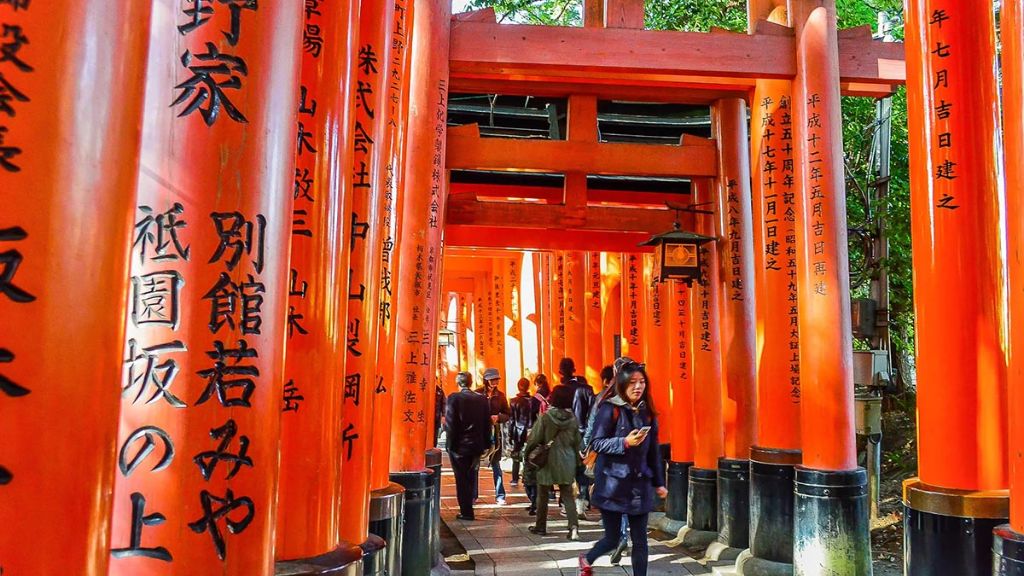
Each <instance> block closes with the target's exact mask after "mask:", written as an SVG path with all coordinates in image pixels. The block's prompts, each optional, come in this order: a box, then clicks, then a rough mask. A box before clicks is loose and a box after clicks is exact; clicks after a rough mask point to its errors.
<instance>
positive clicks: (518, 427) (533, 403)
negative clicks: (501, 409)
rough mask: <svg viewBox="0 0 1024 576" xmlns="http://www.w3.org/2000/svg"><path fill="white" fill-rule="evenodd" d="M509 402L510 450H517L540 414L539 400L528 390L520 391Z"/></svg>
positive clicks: (523, 442) (521, 446) (524, 441)
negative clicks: (510, 414)
mask: <svg viewBox="0 0 1024 576" xmlns="http://www.w3.org/2000/svg"><path fill="white" fill-rule="evenodd" d="M509 404H510V405H511V412H512V419H511V420H510V421H509V424H510V428H511V431H510V435H511V436H512V451H513V452H518V451H519V450H521V449H522V448H523V445H524V444H526V437H527V436H526V435H527V434H528V433H529V432H530V428H532V427H533V424H534V423H535V422H536V421H537V417H538V416H540V400H538V399H536V398H534V397H533V396H530V393H529V392H525V393H524V392H520V393H519V394H518V395H517V396H516V397H515V398H513V399H512V400H511V402H509Z"/></svg>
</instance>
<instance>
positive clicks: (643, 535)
mask: <svg viewBox="0 0 1024 576" xmlns="http://www.w3.org/2000/svg"><path fill="white" fill-rule="evenodd" d="M624 517H625V518H624ZM623 520H626V521H628V522H629V534H630V537H631V539H632V540H633V552H632V554H631V556H630V559H631V560H632V563H633V576H647V514H628V515H627V514H622V513H620V512H607V511H605V510H602V511H601V524H602V525H603V526H604V537H603V538H601V539H600V540H598V541H597V542H596V543H595V544H594V547H593V548H591V549H590V552H587V562H588V563H590V564H593V563H594V562H596V561H597V559H598V558H600V557H601V556H604V555H605V554H608V553H609V552H611V551H612V550H615V547H616V546H618V545H619V540H620V539H621V538H622V522H623Z"/></svg>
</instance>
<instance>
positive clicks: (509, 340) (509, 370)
mask: <svg viewBox="0 0 1024 576" xmlns="http://www.w3.org/2000/svg"><path fill="white" fill-rule="evenodd" d="M501 262H502V278H501V281H502V289H503V290H502V291H503V294H502V296H503V297H502V300H503V301H504V303H505V316H504V318H502V324H503V325H504V326H507V327H508V328H507V329H506V330H504V333H505V338H504V341H505V371H504V372H502V375H503V376H504V378H505V380H504V383H505V394H506V395H508V397H509V398H513V397H515V395H516V394H517V393H518V390H517V389H516V383H517V382H519V379H520V378H521V377H522V376H523V322H522V298H521V294H520V292H519V279H520V274H521V273H522V263H523V256H522V254H521V253H514V254H513V255H512V256H511V257H510V258H505V259H502V260H501Z"/></svg>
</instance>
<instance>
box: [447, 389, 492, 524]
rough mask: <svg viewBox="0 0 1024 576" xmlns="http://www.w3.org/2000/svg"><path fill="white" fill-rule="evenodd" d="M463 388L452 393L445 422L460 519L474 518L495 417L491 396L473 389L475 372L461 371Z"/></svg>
mask: <svg viewBox="0 0 1024 576" xmlns="http://www.w3.org/2000/svg"><path fill="white" fill-rule="evenodd" d="M455 383H456V384H458V386H459V391H458V392H456V393H455V394H452V395H451V396H449V397H448V402H447V406H446V407H445V408H446V409H445V425H446V426H447V432H448V458H449V459H450V460H451V463H452V473H453V474H454V476H455V493H456V495H457V498H458V501H459V514H458V515H457V516H456V518H458V519H460V520H473V518H474V517H473V491H474V489H475V487H476V483H477V476H478V475H479V471H480V456H481V455H482V454H483V453H484V452H485V451H486V450H487V449H488V448H490V447H491V418H490V409H489V407H488V405H487V398H485V397H483V396H481V395H480V394H477V393H476V392H473V390H472V386H473V375H472V374H470V373H469V372H459V374H458V375H457V376H456V377H455Z"/></svg>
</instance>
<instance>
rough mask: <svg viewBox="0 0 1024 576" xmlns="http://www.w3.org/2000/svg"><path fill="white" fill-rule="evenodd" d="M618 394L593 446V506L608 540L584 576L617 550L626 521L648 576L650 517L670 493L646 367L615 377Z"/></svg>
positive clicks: (585, 557)
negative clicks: (662, 472) (657, 500)
mask: <svg viewBox="0 0 1024 576" xmlns="http://www.w3.org/2000/svg"><path fill="white" fill-rule="evenodd" d="M615 392H616V393H615V395H613V396H612V397H611V398H609V399H608V400H607V401H605V402H602V403H601V405H600V407H599V408H598V412H597V418H596V419H595V421H594V429H593V440H592V442H591V449H592V450H594V451H595V452H597V462H596V463H595V466H594V493H593V496H592V499H591V501H592V503H593V505H594V506H595V507H596V508H600V509H601V523H602V524H603V525H604V537H603V538H602V539H601V540H599V541H597V543H595V544H594V546H593V548H591V549H590V551H589V552H587V553H586V554H582V555H580V559H579V561H580V575H581V576H591V574H592V570H591V567H590V565H591V564H592V563H593V562H595V561H596V560H597V559H598V558H600V557H601V556H603V555H605V554H608V553H609V552H611V551H613V550H615V547H616V545H618V543H619V534H620V528H621V526H622V519H623V517H624V516H625V517H626V519H627V522H628V524H629V533H630V539H631V540H632V542H633V554H632V563H633V574H634V576H647V515H648V514H650V512H651V511H652V510H654V505H655V499H654V496H655V494H657V495H658V496H660V497H662V498H664V497H665V496H666V495H667V493H668V491H667V490H666V489H665V480H664V478H662V477H661V475H660V474H658V473H657V472H658V471H659V470H661V452H660V450H659V446H658V420H657V418H656V415H655V411H654V406H653V405H652V404H651V395H650V390H649V383H648V380H647V371H646V370H645V368H644V365H643V364H639V363H637V362H627V363H626V364H624V365H623V366H622V367H621V368H620V369H619V371H618V373H617V374H616V375H615Z"/></svg>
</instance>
